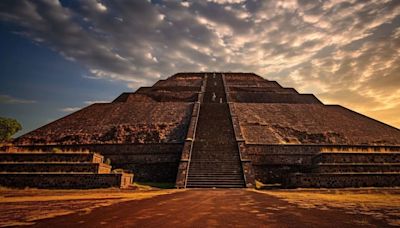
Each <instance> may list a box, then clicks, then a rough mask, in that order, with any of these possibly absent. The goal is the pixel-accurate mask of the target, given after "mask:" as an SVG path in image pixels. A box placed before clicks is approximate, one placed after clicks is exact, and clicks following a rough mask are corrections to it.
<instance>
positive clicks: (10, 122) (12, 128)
mask: <svg viewBox="0 0 400 228" xmlns="http://www.w3.org/2000/svg"><path fill="white" fill-rule="evenodd" d="M21 129H22V126H21V124H20V123H18V121H17V120H15V119H11V118H4V117H0V142H4V141H7V140H10V139H11V136H13V135H14V134H15V133H17V131H19V130H21Z"/></svg>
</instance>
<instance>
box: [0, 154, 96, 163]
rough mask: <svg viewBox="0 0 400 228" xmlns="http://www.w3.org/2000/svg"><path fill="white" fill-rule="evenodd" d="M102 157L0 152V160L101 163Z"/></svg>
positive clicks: (93, 155) (94, 155)
mask: <svg viewBox="0 0 400 228" xmlns="http://www.w3.org/2000/svg"><path fill="white" fill-rule="evenodd" d="M103 160H104V157H103V156H102V155H100V154H97V153H83V152H59V153H49V152H0V162H16V163H17V162H93V163H102V162H103Z"/></svg>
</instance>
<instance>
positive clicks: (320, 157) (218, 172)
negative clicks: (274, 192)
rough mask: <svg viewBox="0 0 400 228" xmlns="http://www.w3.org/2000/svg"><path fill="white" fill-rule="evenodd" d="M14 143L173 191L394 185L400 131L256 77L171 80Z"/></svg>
mask: <svg viewBox="0 0 400 228" xmlns="http://www.w3.org/2000/svg"><path fill="white" fill-rule="evenodd" d="M14 144H15V147H16V148H17V150H21V151H31V150H43V151H46V150H51V148H54V147H57V148H60V149H64V150H90V151H93V152H97V153H100V154H101V155H103V156H104V157H106V158H109V159H111V161H112V164H113V166H114V167H116V168H123V169H126V170H131V171H133V172H134V173H135V179H136V180H140V181H152V182H175V183H176V186H177V187H246V186H247V187H253V186H254V184H255V181H256V180H257V181H260V182H262V183H265V184H271V185H279V186H283V187H349V186H350V187H351V186H354V187H358V186H398V185H400V130H399V129H397V128H394V127H391V126H389V125H387V124H384V123H382V122H379V121H377V120H374V119H372V118H369V117H367V116H364V115H362V114H359V113H356V112H354V111H352V110H349V109H347V108H345V107H342V106H340V105H325V104H323V103H322V102H321V101H320V100H318V99H317V98H316V97H315V96H314V95H312V94H300V93H298V92H297V91H296V90H295V89H293V88H283V87H282V86H280V85H279V84H278V83H277V82H276V81H269V80H265V79H263V78H262V77H260V76H258V75H256V74H253V73H231V72H229V73H228V72H226V73H217V72H201V73H178V74H175V75H173V76H171V77H169V78H168V79H166V80H160V81H158V82H157V83H156V84H154V85H153V86H152V87H142V88H140V89H138V90H137V91H136V92H133V93H123V94H121V95H120V96H119V97H118V98H116V99H115V100H114V101H113V102H111V103H98V104H92V105H90V106H88V107H86V108H83V109H81V110H80V111H77V112H75V113H73V114H71V115H68V116H66V117H63V118H61V119H59V120H56V121H54V122H52V123H49V124H47V125H45V126H43V127H41V128H39V129H37V130H34V131H32V132H30V133H27V134H25V135H23V136H21V137H19V138H18V139H16V140H15V142H14ZM14 149H15V148H14Z"/></svg>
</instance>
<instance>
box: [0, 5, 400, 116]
mask: <svg viewBox="0 0 400 228" xmlns="http://www.w3.org/2000/svg"><path fill="white" fill-rule="evenodd" d="M0 20H2V21H4V22H8V23H13V24H16V25H18V29H17V31H15V32H17V33H18V34H21V35H22V36H25V37H27V38H29V39H31V40H33V41H34V42H36V43H39V44H40V45H43V46H47V47H49V48H51V49H53V50H55V51H57V52H59V53H60V54H61V55H62V56H64V57H65V58H66V59H69V60H71V61H76V62H79V63H80V64H82V65H84V66H86V68H87V69H88V72H89V75H86V76H85V77H88V78H96V79H104V80H112V81H121V82H124V83H126V84H127V85H129V87H131V88H137V87H139V86H143V85H151V84H153V83H154V82H155V81H157V80H159V79H160V78H164V77H166V76H169V75H171V74H174V73H176V72H180V71H217V70H221V71H253V72H256V73H258V74H260V75H263V76H265V77H266V78H268V79H273V80H278V81H279V82H281V83H282V84H283V85H285V86H291V87H296V88H298V89H299V90H300V91H303V92H311V93H316V94H317V95H320V96H321V97H322V98H323V100H326V101H328V102H330V103H331V102H332V103H335V102H338V103H339V102H340V103H345V104H347V105H349V106H350V108H355V109H356V110H357V111H361V112H367V111H368V110H369V107H373V109H374V110H392V108H395V107H397V108H399V107H400V106H399V104H400V101H399V96H400V95H399V93H400V91H399V88H400V84H399V83H400V80H399V75H400V67H399V66H400V57H399V56H400V53H399V51H398V50H400V46H399V45H400V30H399V27H400V1H398V0H387V1H358V0H354V1H341V0H331V1H329V0H326V1H305V0H285V1H241V0H222V1H219V0H209V1H184V2H178V1H176V2H175V1H165V2H164V1H154V2H153V1H147V0H143V1H122V0H115V1H96V0H82V1H79V3H76V2H72V3H71V2H69V1H61V2H59V1H55V0H37V1H29V0H20V1H13V0H3V1H0ZM346 94H347V95H348V96H347V98H348V99H347V98H346ZM350 95H351V97H350ZM353 98H354V99H353ZM398 111H399V112H400V108H399V109H398ZM382 112H384V111H382Z"/></svg>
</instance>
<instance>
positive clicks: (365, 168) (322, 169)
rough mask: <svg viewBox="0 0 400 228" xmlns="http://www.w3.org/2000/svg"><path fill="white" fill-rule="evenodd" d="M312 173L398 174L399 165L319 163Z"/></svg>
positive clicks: (399, 170)
mask: <svg viewBox="0 0 400 228" xmlns="http://www.w3.org/2000/svg"><path fill="white" fill-rule="evenodd" d="M312 171H313V172H314V173H354V172H378V173H385V172H400V163H367V164H364V163H321V164H317V166H316V167H314V168H313V170H312Z"/></svg>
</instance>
